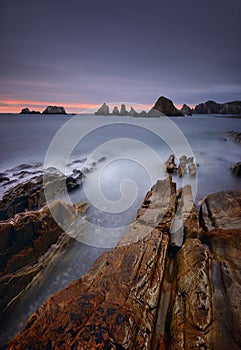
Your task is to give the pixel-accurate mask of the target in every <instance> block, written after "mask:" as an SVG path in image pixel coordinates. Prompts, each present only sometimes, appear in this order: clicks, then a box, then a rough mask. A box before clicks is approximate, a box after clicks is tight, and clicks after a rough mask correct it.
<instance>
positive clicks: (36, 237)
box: [0, 201, 75, 318]
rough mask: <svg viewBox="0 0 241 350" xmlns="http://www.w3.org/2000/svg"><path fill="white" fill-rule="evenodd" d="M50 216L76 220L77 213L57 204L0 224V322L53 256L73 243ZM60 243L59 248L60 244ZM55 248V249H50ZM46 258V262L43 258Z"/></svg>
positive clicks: (65, 205)
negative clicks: (53, 213) (55, 213)
mask: <svg viewBox="0 0 241 350" xmlns="http://www.w3.org/2000/svg"><path fill="white" fill-rule="evenodd" d="M51 212H57V213H59V215H62V219H63V220H65V218H64V215H66V213H68V215H71V216H73V215H74V214H75V212H74V210H73V209H72V208H71V207H70V206H69V205H67V204H64V203H62V202H60V201H56V202H54V203H52V204H51V205H50V207H47V206H45V207H44V208H42V209H40V210H39V211H36V212H24V213H20V214H17V215H15V217H14V219H11V220H6V221H0V318H3V316H4V313H5V312H6V311H8V308H9V307H11V306H12V305H13V304H14V303H15V302H16V301H17V299H18V298H19V297H20V296H21V294H22V293H23V292H24V289H25V287H26V286H27V285H28V284H29V283H30V282H31V281H32V279H33V278H34V276H36V275H37V273H38V272H40V271H41V270H42V269H43V268H44V267H46V264H47V262H48V260H49V258H50V257H51V256H52V255H53V253H54V251H56V250H57V248H58V249H60V247H61V246H63V245H66V244H68V243H69V242H70V237H69V236H67V235H64V236H63V237H61V236H62V233H63V231H62V229H61V228H60V226H59V225H58V224H57V223H56V221H55V220H54V219H53V218H52V215H51ZM57 242H58V244H57ZM53 244H55V248H53V249H50V247H51V246H52V245H53ZM43 256H44V258H42V257H43Z"/></svg>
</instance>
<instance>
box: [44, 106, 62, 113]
mask: <svg viewBox="0 0 241 350" xmlns="http://www.w3.org/2000/svg"><path fill="white" fill-rule="evenodd" d="M42 114H67V113H66V111H65V109H64V107H59V106H48V107H47V108H46V109H45V110H44V111H43V113H42Z"/></svg>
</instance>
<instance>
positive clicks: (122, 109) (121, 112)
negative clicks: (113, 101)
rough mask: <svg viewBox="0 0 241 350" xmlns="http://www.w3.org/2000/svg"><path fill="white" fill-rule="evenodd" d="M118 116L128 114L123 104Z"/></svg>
mask: <svg viewBox="0 0 241 350" xmlns="http://www.w3.org/2000/svg"><path fill="white" fill-rule="evenodd" d="M120 114H121V115H128V114H129V113H128V112H127V110H126V106H125V105H124V104H123V105H121V109H120Z"/></svg>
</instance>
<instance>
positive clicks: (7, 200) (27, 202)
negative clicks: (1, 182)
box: [0, 172, 79, 220]
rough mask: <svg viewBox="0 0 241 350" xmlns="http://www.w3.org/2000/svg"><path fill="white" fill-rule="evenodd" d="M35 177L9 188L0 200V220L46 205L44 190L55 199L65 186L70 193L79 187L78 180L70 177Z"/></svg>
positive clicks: (50, 175)
mask: <svg viewBox="0 0 241 350" xmlns="http://www.w3.org/2000/svg"><path fill="white" fill-rule="evenodd" d="M44 176H45V177H44V183H45V185H44V186H45V187H44V186H43V175H40V176H35V177H33V178H32V179H31V180H27V181H25V182H23V183H20V184H18V185H16V186H14V187H13V188H11V189H10V190H9V191H8V192H7V193H6V194H5V195H4V196H3V199H2V200H0V220H7V219H8V218H11V217H13V216H14V215H15V214H17V213H21V212H23V211H24V210H36V209H40V208H41V207H43V206H44V205H45V204H46V200H45V194H44V188H45V190H47V191H51V193H52V198H53V199H54V198H56V197H57V196H58V195H59V194H61V193H62V192H63V191H64V188H65V186H67V190H68V191H72V190H73V189H75V188H76V187H78V186H79V183H78V180H77V179H74V178H73V177H71V176H68V177H66V176H64V175H63V174H61V173H54V172H53V173H48V174H46V175H44Z"/></svg>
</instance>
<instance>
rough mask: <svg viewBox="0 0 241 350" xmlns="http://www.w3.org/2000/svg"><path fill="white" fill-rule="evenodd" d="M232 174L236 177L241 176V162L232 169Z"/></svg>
mask: <svg viewBox="0 0 241 350" xmlns="http://www.w3.org/2000/svg"><path fill="white" fill-rule="evenodd" d="M232 173H233V174H234V175H235V176H241V162H238V163H236V164H234V166H233V168H232Z"/></svg>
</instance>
